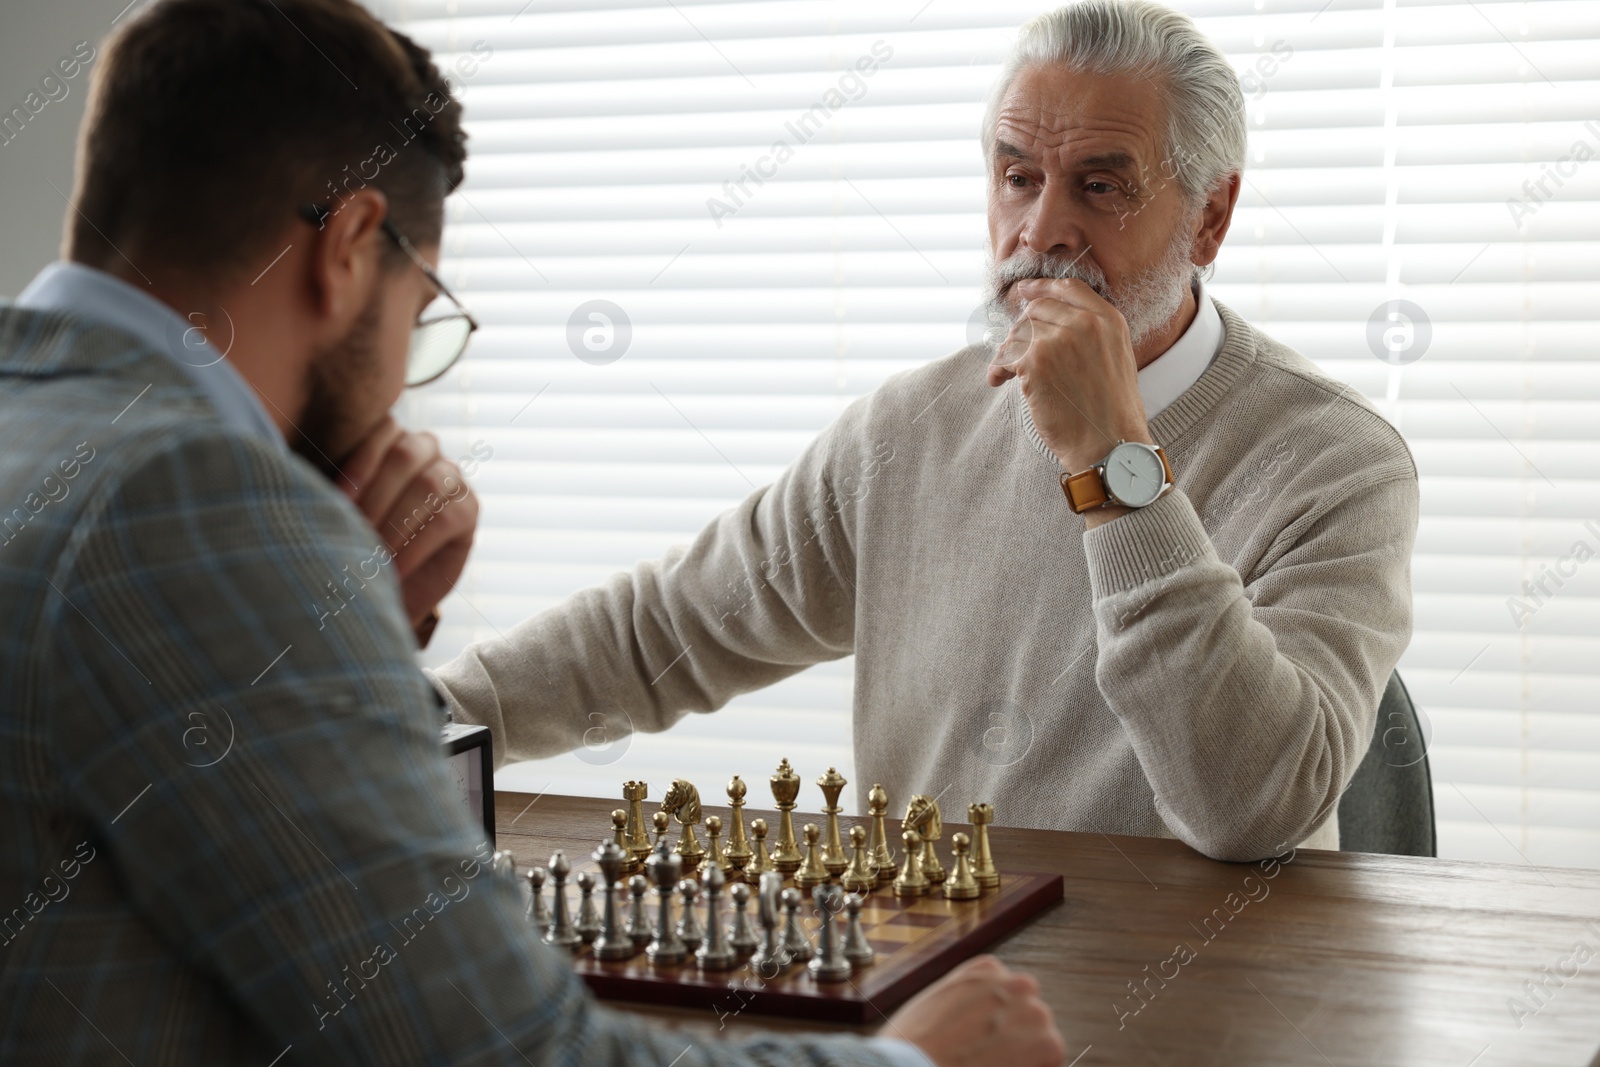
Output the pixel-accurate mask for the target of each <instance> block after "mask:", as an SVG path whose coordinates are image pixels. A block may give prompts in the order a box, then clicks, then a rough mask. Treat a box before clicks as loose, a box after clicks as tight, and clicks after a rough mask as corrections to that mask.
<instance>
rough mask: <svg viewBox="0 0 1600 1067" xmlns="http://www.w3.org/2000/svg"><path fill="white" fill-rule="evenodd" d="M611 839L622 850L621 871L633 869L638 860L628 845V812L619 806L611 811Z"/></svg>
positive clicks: (628, 871) (625, 871)
mask: <svg viewBox="0 0 1600 1067" xmlns="http://www.w3.org/2000/svg"><path fill="white" fill-rule="evenodd" d="M611 840H612V842H613V843H614V844H615V845H616V846H617V847H618V848H620V849H621V850H622V854H623V855H622V858H623V864H622V870H623V872H624V873H630V872H632V871H633V870H635V869H636V868H637V867H638V866H639V861H638V860H636V859H634V858H633V850H632V849H631V848H630V847H629V846H628V813H627V812H625V811H623V810H622V809H621V808H618V809H617V810H616V811H613V812H612V813H611Z"/></svg>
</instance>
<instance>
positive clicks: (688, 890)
mask: <svg viewBox="0 0 1600 1067" xmlns="http://www.w3.org/2000/svg"><path fill="white" fill-rule="evenodd" d="M678 895H679V896H680V897H682V898H683V907H682V908H681V909H680V910H679V912H678V926H677V934H678V940H679V941H682V942H683V947H684V948H685V949H687V950H688V951H689V952H693V951H694V950H695V949H697V948H699V947H700V942H702V941H704V940H705V939H706V935H705V931H703V930H701V929H700V913H699V909H698V908H697V907H696V903H697V902H698V901H699V899H700V883H699V882H697V881H695V880H694V879H693V878H692V877H690V878H685V879H684V880H683V881H681V882H679V883H678Z"/></svg>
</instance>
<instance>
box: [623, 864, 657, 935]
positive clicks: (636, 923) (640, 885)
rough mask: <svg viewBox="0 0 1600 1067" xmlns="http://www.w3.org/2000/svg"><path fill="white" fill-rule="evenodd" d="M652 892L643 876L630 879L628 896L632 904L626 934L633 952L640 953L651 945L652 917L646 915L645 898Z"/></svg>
mask: <svg viewBox="0 0 1600 1067" xmlns="http://www.w3.org/2000/svg"><path fill="white" fill-rule="evenodd" d="M649 891H650V882H649V880H648V879H647V878H645V876H644V875H642V874H636V875H634V876H633V877H632V878H629V879H628V894H629V896H630V897H631V898H632V902H631V903H630V905H629V907H628V925H627V926H626V927H625V928H624V932H625V933H626V934H627V935H628V940H629V941H631V942H633V951H634V952H638V951H639V950H640V949H642V948H644V947H645V946H646V945H648V944H649V943H650V937H651V933H650V917H649V915H648V914H646V908H645V903H644V896H645V894H646V893H648V892H649Z"/></svg>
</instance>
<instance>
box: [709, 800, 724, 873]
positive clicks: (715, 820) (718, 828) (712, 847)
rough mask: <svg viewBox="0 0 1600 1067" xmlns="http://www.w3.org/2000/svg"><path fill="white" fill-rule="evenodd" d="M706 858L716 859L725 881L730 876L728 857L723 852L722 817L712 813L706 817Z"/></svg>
mask: <svg viewBox="0 0 1600 1067" xmlns="http://www.w3.org/2000/svg"><path fill="white" fill-rule="evenodd" d="M706 858H707V859H712V860H715V861H716V864H715V865H716V867H717V869H718V870H720V871H722V878H723V880H724V881H726V880H727V878H728V858H727V857H726V856H724V855H723V854H722V817H721V816H720V815H711V816H708V817H707V818H706ZM708 866H709V865H708Z"/></svg>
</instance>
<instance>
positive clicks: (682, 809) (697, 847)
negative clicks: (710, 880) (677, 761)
mask: <svg viewBox="0 0 1600 1067" xmlns="http://www.w3.org/2000/svg"><path fill="white" fill-rule="evenodd" d="M661 810H662V811H664V812H666V813H667V814H669V815H671V816H672V817H673V818H674V819H676V820H677V823H678V826H679V827H681V828H682V830H683V832H682V833H681V834H680V835H679V837H678V844H677V846H676V847H675V848H673V850H672V851H674V852H676V853H677V854H678V855H679V856H681V857H682V858H683V873H684V874H691V873H693V872H694V870H695V869H696V868H697V867H699V866H700V861H701V860H703V859H705V858H706V850H705V849H704V848H703V847H702V846H701V844H700V839H699V838H698V837H696V836H695V834H694V828H695V825H696V824H697V823H699V821H700V790H698V789H696V788H695V787H694V786H693V785H691V784H690V783H689V782H687V781H685V780H684V779H682V778H674V779H673V780H672V786H671V788H669V789H668V790H667V795H666V796H664V797H662V798H661Z"/></svg>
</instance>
